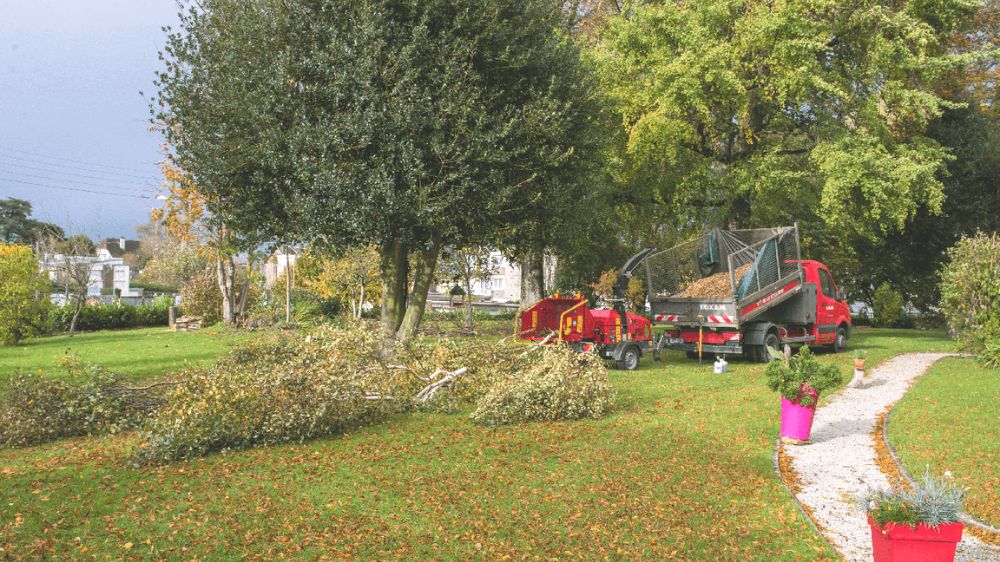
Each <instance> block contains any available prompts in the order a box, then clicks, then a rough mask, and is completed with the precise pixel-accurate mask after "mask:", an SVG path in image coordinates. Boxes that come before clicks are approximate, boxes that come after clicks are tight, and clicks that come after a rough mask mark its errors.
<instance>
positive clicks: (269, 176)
mask: <svg viewBox="0 0 1000 562" xmlns="http://www.w3.org/2000/svg"><path fill="white" fill-rule="evenodd" d="M563 23H564V18H563V16H562V14H561V13H560V11H559V9H558V6H557V5H556V4H555V3H553V2H551V0H419V1H418V0H359V1H356V2H341V1H337V0H208V1H205V2H201V3H200V7H192V8H190V9H189V10H187V11H186V12H185V13H183V14H182V18H181V29H180V30H179V31H177V32H175V33H172V34H171V35H170V36H169V39H168V43H167V49H166V54H165V59H166V63H167V67H166V70H165V71H164V72H162V73H161V74H160V76H159V79H158V87H159V96H158V100H157V103H156V107H154V110H155V111H156V113H157V118H158V119H160V120H162V121H163V122H164V123H165V125H166V126H165V127H164V131H165V133H166V136H167V140H168V141H169V143H170V144H171V146H172V147H173V148H174V154H173V158H174V159H175V160H176V162H177V164H178V166H179V167H180V168H182V169H183V170H185V171H186V172H187V173H189V174H190V175H191V176H192V178H193V181H194V183H196V184H197V185H198V186H199V189H201V190H204V191H205V192H206V194H207V195H208V196H209V197H210V200H211V201H212V202H213V205H214V206H215V208H214V209H213V211H214V212H215V213H216V216H218V217H220V219H221V220H224V221H225V224H226V225H227V226H228V227H230V228H232V229H233V230H234V231H236V232H237V233H238V234H240V235H242V236H243V237H244V238H245V241H246V243H248V244H256V243H259V242H262V241H268V240H283V241H288V240H305V241H310V242H313V243H315V244H329V245H338V246H350V245H365V244H373V245H375V246H376V247H377V248H378V249H379V252H380V255H381V273H382V278H383V284H384V291H383V306H382V315H383V321H384V323H385V325H386V327H387V328H388V329H389V330H390V331H391V332H394V333H396V334H397V335H399V336H401V337H403V338H408V337H411V336H412V335H413V334H414V333H415V331H416V329H417V327H418V325H419V321H420V317H421V315H422V313H423V309H424V305H425V302H426V294H427V290H428V288H429V286H430V284H431V281H432V280H433V274H434V269H435V263H436V261H437V258H438V254H439V252H440V249H441V248H442V247H444V246H447V245H468V244H478V243H495V242H496V240H497V238H498V236H501V235H503V236H506V235H507V234H508V233H509V231H510V228H511V225H514V224H517V223H519V222H522V221H525V220H526V218H528V217H532V216H535V215H536V214H537V213H539V212H541V213H543V214H544V213H551V212H552V208H553V206H552V205H543V203H545V202H547V201H551V200H553V199H557V198H558V197H559V194H560V190H561V189H562V185H563V183H562V182H561V180H562V179H564V178H566V177H568V174H569V173H570V171H571V170H573V169H574V167H575V165H576V163H577V162H578V160H579V159H580V158H581V157H582V156H581V154H580V151H577V150H576V147H577V145H578V144H579V143H581V142H582V139H583V137H584V136H585V131H586V126H587V111H588V107H589V103H590V100H591V96H590V93H589V92H588V90H587V87H586V84H587V76H586V72H585V69H584V65H583V64H582V63H581V60H580V52H579V49H578V48H577V46H576V45H575V44H574V43H573V42H572V41H570V40H569V39H568V38H567V37H566V35H565V33H563V32H560V25H562V24H563ZM411 262H412V263H411ZM411 274H412V282H411V278H410V275H411ZM410 287H412V290H409V291H408V289H409V288H410Z"/></svg>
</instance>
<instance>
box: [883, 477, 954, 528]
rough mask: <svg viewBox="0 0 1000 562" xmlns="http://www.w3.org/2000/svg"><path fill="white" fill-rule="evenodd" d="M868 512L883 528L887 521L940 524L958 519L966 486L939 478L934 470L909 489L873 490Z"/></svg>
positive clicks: (929, 524) (909, 523)
mask: <svg viewBox="0 0 1000 562" xmlns="http://www.w3.org/2000/svg"><path fill="white" fill-rule="evenodd" d="M865 502H866V503H867V508H868V515H869V516H870V517H871V518H872V520H873V521H875V523H877V524H878V525H879V526H880V527H884V526H885V525H886V523H895V524H897V525H909V526H911V527H916V526H917V524H919V523H924V524H926V525H928V526H930V527H938V526H939V525H944V524H946V523H954V522H955V521H958V514H959V513H960V512H961V511H962V488H961V486H959V485H958V484H956V483H955V482H953V481H951V480H949V479H943V478H936V477H934V476H932V475H931V473H930V471H927V472H925V473H924V477H923V481H922V482H920V483H918V484H917V485H916V486H914V487H913V488H911V489H908V490H899V489H894V490H870V491H869V492H868V494H867V496H866V497H865Z"/></svg>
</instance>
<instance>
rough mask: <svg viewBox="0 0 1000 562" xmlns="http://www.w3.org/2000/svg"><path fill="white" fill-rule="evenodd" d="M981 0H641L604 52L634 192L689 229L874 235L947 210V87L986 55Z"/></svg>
mask: <svg viewBox="0 0 1000 562" xmlns="http://www.w3.org/2000/svg"><path fill="white" fill-rule="evenodd" d="M974 9H975V4H974V3H973V2H970V1H969V0H942V1H940V2H932V3H928V2H897V3H885V2H876V1H872V0H862V1H860V2H845V1H843V0H785V1H781V2H759V1H752V0H693V1H690V2H675V1H656V2H645V3H641V4H634V5H632V6H631V7H628V8H626V9H625V10H624V14H625V15H624V16H622V17H619V18H613V19H612V20H610V21H609V24H608V25H607V26H606V27H605V28H604V29H603V31H602V32H601V33H600V35H599V39H598V41H597V43H596V47H595V52H596V53H597V55H598V56H599V57H600V58H601V60H602V62H603V64H602V69H603V71H602V76H603V77H604V81H605V83H607V84H608V87H609V89H610V91H611V95H612V97H613V99H614V100H615V103H616V107H617V109H618V111H619V113H620V114H621V116H622V122H623V125H624V128H625V130H626V132H627V134H628V142H627V146H626V149H625V151H624V155H623V158H622V161H621V170H622V176H623V178H625V180H626V185H627V189H626V191H627V193H628V197H630V198H632V199H633V200H634V202H635V204H636V205H637V206H640V207H647V208H649V209H655V211H653V212H659V213H662V212H663V211H664V210H667V211H668V212H669V213H670V214H671V215H672V216H673V217H674V219H673V222H674V224H676V225H678V226H680V227H681V228H690V227H692V226H694V227H695V228H701V226H702V225H705V224H715V225H727V226H736V227H746V226H766V225H771V224H778V223H790V222H791V221H795V220H798V221H801V222H805V223H808V224H810V226H811V228H810V232H811V235H812V236H813V237H814V238H827V239H830V238H831V237H832V238H843V237H845V236H856V237H860V238H863V239H868V240H878V239H879V238H881V237H883V236H884V235H885V234H886V233H888V232H892V231H898V230H899V229H901V228H903V227H904V226H905V224H906V223H907V221H908V220H911V219H913V218H914V217H915V216H916V215H917V213H918V210H920V209H922V208H923V209H926V210H927V211H929V212H930V213H932V214H935V213H938V212H940V211H941V209H942V202H943V199H944V189H945V186H944V184H943V183H942V180H941V178H942V176H943V174H944V172H945V169H946V165H947V163H948V161H949V160H950V158H951V157H950V156H949V154H948V151H947V150H946V148H945V147H943V146H942V144H941V143H940V142H938V141H937V140H935V139H934V138H933V137H931V136H929V135H928V134H927V132H926V131H927V127H928V125H929V124H930V123H931V122H932V121H933V120H935V119H936V118H938V117H939V116H941V115H942V113H943V112H944V111H945V110H946V109H949V108H952V107H955V105H954V104H953V103H951V102H949V101H947V100H945V99H943V98H942V97H941V96H940V95H939V94H938V93H937V90H936V89H935V88H934V84H935V82H936V81H937V80H939V79H941V77H942V76H944V75H945V74H947V73H949V72H951V71H953V70H954V69H955V68H957V67H959V66H962V65H965V64H967V63H968V62H969V61H970V60H972V59H974V58H976V57H979V56H981V54H980V53H971V54H970V53H956V52H955V50H954V49H951V48H950V46H951V43H950V42H949V37H950V35H951V34H952V33H953V32H954V31H955V30H956V29H957V27H958V26H959V25H960V24H961V22H962V21H963V20H964V19H965V18H967V17H968V16H969V15H970V14H971V13H972V12H973V11H974Z"/></svg>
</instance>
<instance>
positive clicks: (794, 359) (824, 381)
mask: <svg viewBox="0 0 1000 562" xmlns="http://www.w3.org/2000/svg"><path fill="white" fill-rule="evenodd" d="M769 352H770V353H771V357H772V358H773V359H772V360H771V362H770V363H768V365H767V369H766V370H765V371H764V375H765V376H766V377H767V386H768V387H769V388H770V389H771V390H776V391H778V392H780V393H781V438H782V440H783V441H785V442H786V443H792V444H796V445H801V444H804V443H808V442H809V436H810V433H811V431H812V421H813V416H814V415H815V413H816V402H817V401H818V400H819V395H820V393H821V392H823V391H825V390H828V389H831V388H834V387H836V386H837V385H839V384H840V383H841V381H843V375H842V374H841V373H840V370H839V369H838V368H837V367H836V366H834V365H821V364H820V363H819V361H817V360H816V357H815V356H814V355H813V354H812V352H810V351H809V347H807V346H802V349H800V350H799V352H798V353H797V354H795V355H792V353H791V349H790V348H788V346H785V353H784V354H782V353H781V352H779V351H777V350H774V349H769Z"/></svg>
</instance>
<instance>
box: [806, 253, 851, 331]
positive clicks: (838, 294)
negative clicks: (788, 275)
mask: <svg viewBox="0 0 1000 562" xmlns="http://www.w3.org/2000/svg"><path fill="white" fill-rule="evenodd" d="M801 263H802V270H803V271H804V272H805V277H806V283H809V284H812V285H813V286H815V287H816V323H815V326H814V327H813V331H812V335H814V336H815V337H816V341H815V343H816V344H817V345H832V346H834V350H835V351H842V350H844V349H845V348H846V347H847V338H849V337H850V336H851V309H850V307H849V306H848V305H847V300H846V297H845V295H844V292H843V291H842V290H841V289H840V288H839V287H837V282H836V281H835V280H834V278H833V275H832V274H831V273H830V270H829V269H827V267H826V266H825V265H823V264H822V263H820V262H818V261H815V260H802V262H801Z"/></svg>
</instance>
